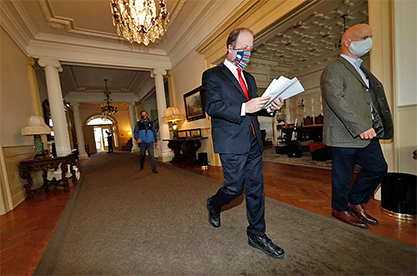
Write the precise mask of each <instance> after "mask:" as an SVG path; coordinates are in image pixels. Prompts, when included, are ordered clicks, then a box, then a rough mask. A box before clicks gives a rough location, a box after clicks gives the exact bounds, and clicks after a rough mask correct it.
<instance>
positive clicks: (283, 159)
mask: <svg viewBox="0 0 417 276" xmlns="http://www.w3.org/2000/svg"><path fill="white" fill-rule="evenodd" d="M263 160H264V161H266V162H275V163H281V164H288V165H297V166H304V167H313V168H322V169H329V170H331V169H332V160H328V161H315V160H312V159H311V154H310V152H303V156H302V157H299V158H294V157H288V155H287V154H276V153H275V147H267V148H265V149H264V159H263Z"/></svg>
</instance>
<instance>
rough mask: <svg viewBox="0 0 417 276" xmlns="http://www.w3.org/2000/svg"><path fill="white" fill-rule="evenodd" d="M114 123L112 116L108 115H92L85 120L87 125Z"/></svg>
mask: <svg viewBox="0 0 417 276" xmlns="http://www.w3.org/2000/svg"><path fill="white" fill-rule="evenodd" d="M115 123H116V122H115V121H114V119H113V118H111V117H108V116H105V117H103V116H101V115H96V116H92V117H90V118H89V119H88V120H87V125H89V126H97V125H112V124H115Z"/></svg>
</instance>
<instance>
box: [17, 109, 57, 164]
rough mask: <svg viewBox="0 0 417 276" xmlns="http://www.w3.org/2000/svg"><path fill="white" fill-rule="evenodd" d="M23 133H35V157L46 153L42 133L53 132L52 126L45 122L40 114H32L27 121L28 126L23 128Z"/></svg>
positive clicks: (25, 134)
mask: <svg viewBox="0 0 417 276" xmlns="http://www.w3.org/2000/svg"><path fill="white" fill-rule="evenodd" d="M21 131H22V135H24V136H29V135H33V144H34V146H35V152H36V155H35V158H36V157H40V156H43V155H44V148H43V142H42V138H41V134H51V128H50V127H49V126H48V125H46V124H45V122H44V120H43V119H42V117H41V116H39V115H32V116H30V117H29V118H28V119H27V121H26V126H24V127H22V128H21Z"/></svg>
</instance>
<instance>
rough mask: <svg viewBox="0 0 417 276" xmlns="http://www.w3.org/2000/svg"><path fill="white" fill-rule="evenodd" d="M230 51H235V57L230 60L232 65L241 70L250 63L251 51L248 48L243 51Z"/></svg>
mask: <svg viewBox="0 0 417 276" xmlns="http://www.w3.org/2000/svg"><path fill="white" fill-rule="evenodd" d="M231 49H232V50H233V51H236V57H235V59H234V60H232V63H233V64H234V65H236V66H237V67H239V68H240V69H242V70H243V69H245V67H246V66H247V65H248V63H249V61H250V56H251V53H252V50H251V49H250V48H245V49H234V48H231Z"/></svg>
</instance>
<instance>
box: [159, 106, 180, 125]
mask: <svg viewBox="0 0 417 276" xmlns="http://www.w3.org/2000/svg"><path fill="white" fill-rule="evenodd" d="M181 120H184V115H181V113H180V111H179V110H178V108H176V107H173V106H170V107H168V108H167V110H165V116H164V117H162V121H164V122H165V123H167V122H176V121H181Z"/></svg>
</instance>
